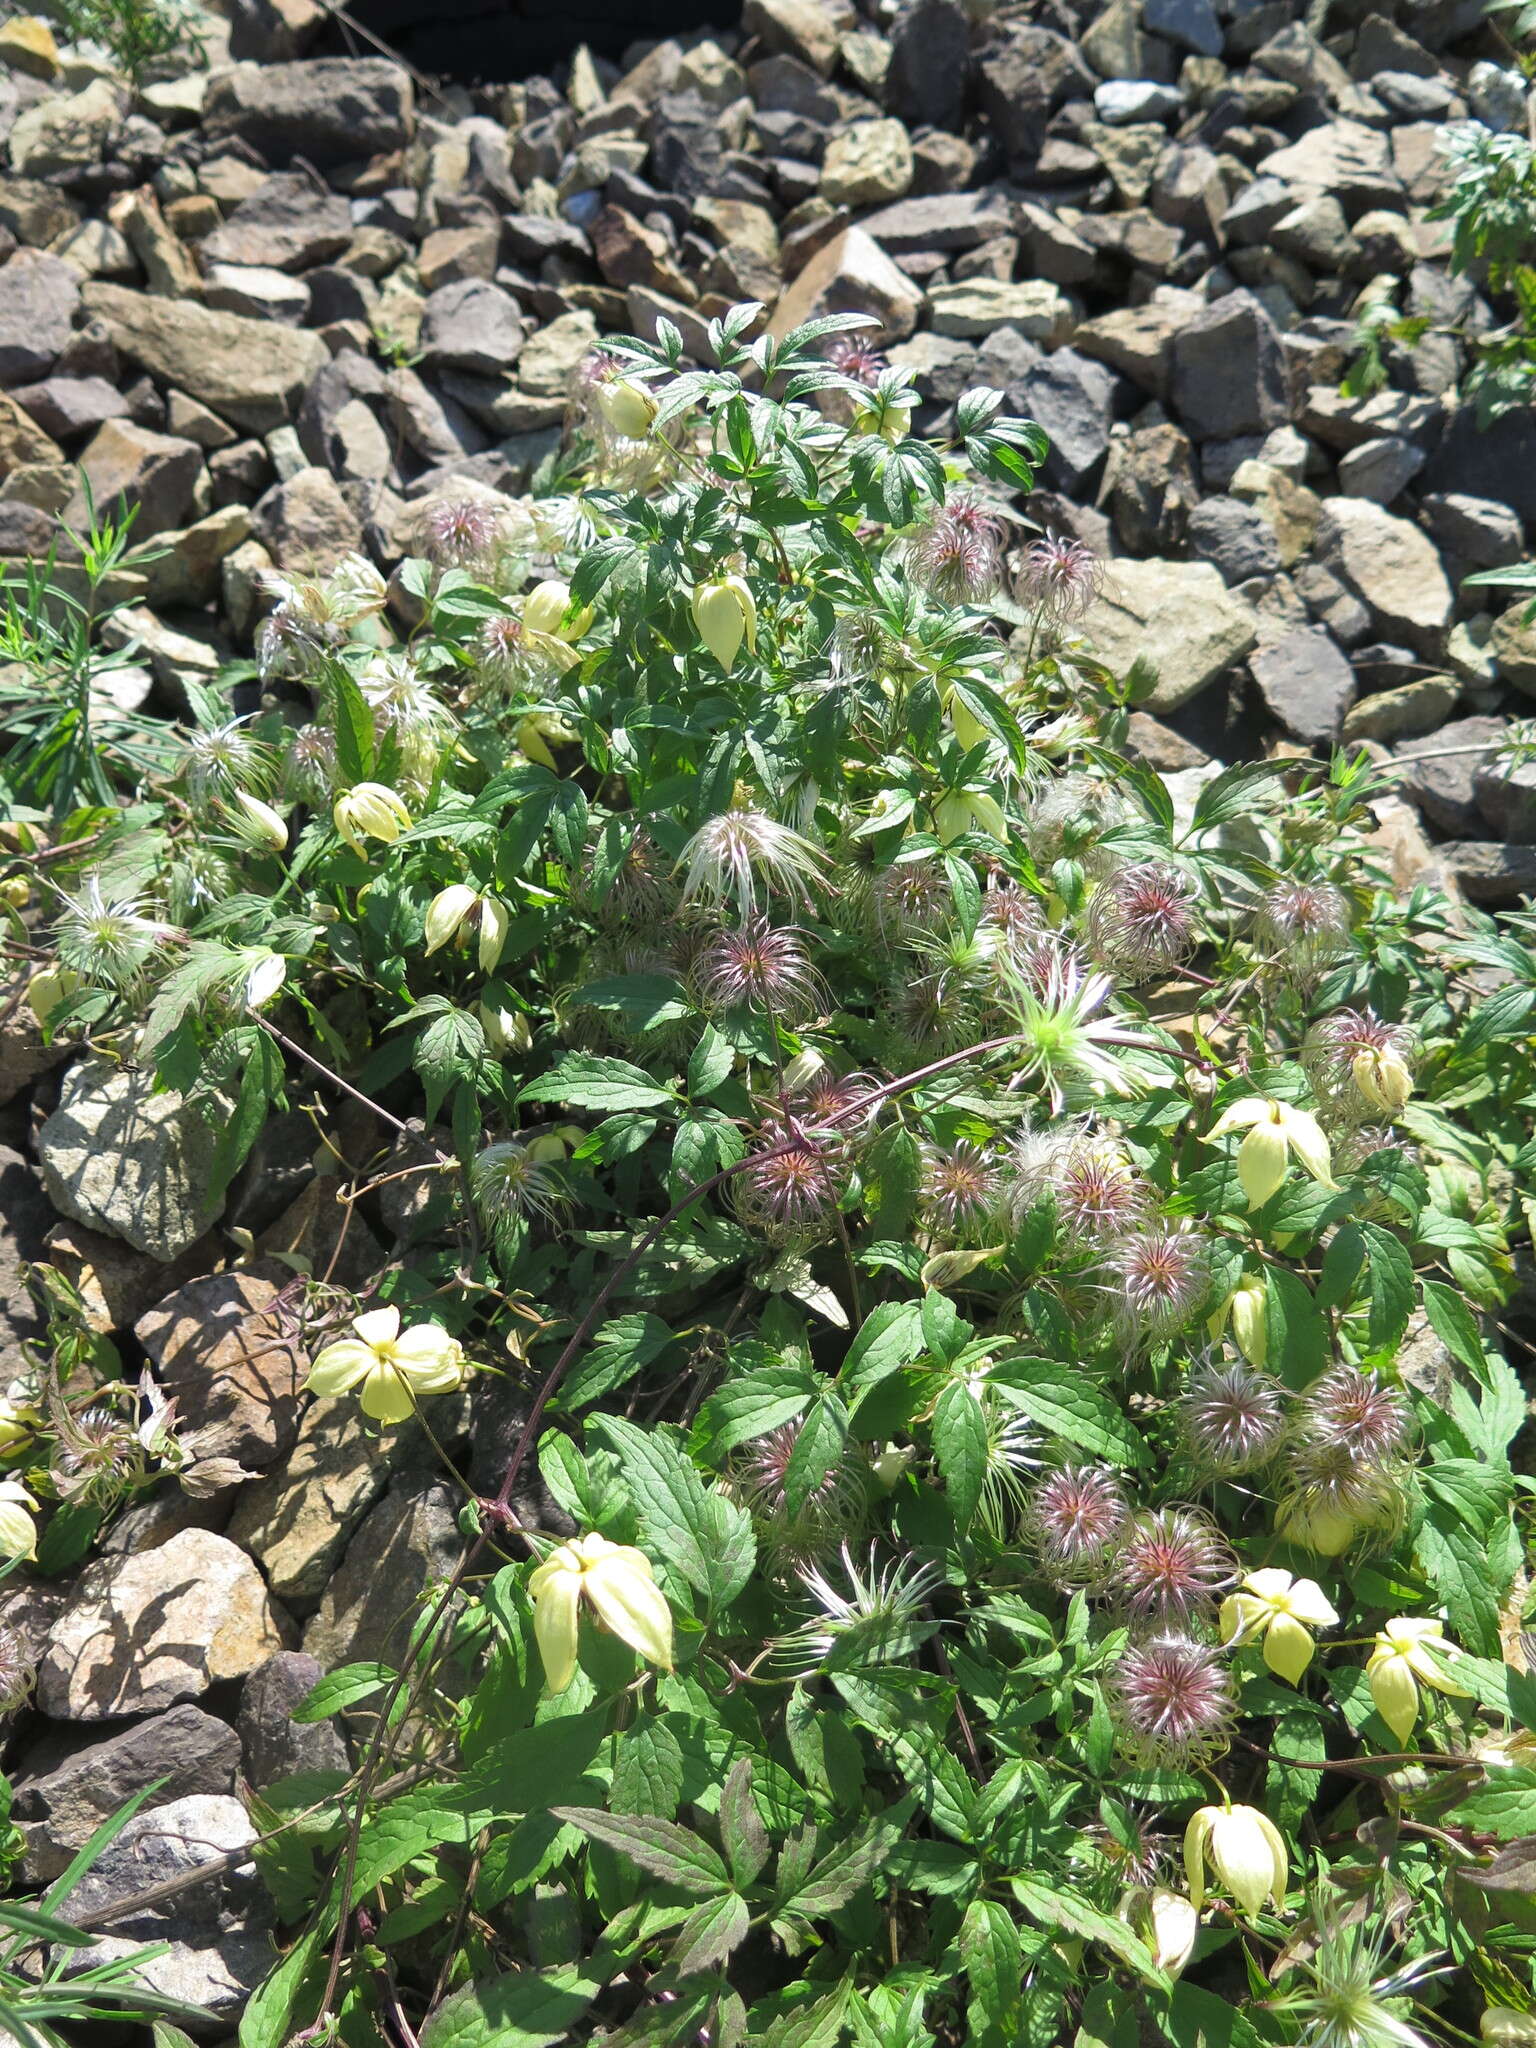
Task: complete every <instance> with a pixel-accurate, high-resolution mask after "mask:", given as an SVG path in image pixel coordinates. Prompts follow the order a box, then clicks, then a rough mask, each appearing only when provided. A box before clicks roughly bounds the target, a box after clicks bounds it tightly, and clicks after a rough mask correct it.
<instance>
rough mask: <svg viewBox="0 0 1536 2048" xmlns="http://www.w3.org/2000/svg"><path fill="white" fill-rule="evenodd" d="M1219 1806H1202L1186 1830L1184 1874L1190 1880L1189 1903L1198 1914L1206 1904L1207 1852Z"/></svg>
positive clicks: (1192, 1817) (1219, 1810) (1219, 1809)
mask: <svg viewBox="0 0 1536 2048" xmlns="http://www.w3.org/2000/svg"><path fill="white" fill-rule="evenodd" d="M1220 1812H1221V1808H1220V1807H1219V1806H1202V1807H1201V1808H1200V1809H1199V1810H1198V1812H1196V1813H1195V1814H1193V1815H1192V1816H1191V1818H1190V1823H1189V1826H1188V1827H1187V1828H1186V1829H1185V1830H1184V1873H1185V1876H1186V1877H1187V1878H1188V1879H1189V1902H1190V1904H1191V1905H1192V1906H1193V1907H1194V1909H1195V1911H1196V1912H1197V1913H1198V1912H1199V1910H1200V1908H1201V1907H1202V1906H1203V1905H1204V1904H1205V1851H1206V1847H1207V1845H1208V1843H1209V1841H1210V1838H1211V1823H1212V1821H1213V1820H1215V1819H1216V1818H1217V1816H1218V1815H1219V1814H1220Z"/></svg>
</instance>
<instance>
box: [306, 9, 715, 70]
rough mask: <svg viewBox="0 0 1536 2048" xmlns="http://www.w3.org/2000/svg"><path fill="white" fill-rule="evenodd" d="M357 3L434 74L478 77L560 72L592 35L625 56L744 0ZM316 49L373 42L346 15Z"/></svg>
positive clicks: (327, 52)
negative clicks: (356, 32)
mask: <svg viewBox="0 0 1536 2048" xmlns="http://www.w3.org/2000/svg"><path fill="white" fill-rule="evenodd" d="M348 11H349V12H350V13H351V14H353V15H355V16H356V18H357V19H358V20H359V21H360V22H362V23H363V24H364V26H365V27H367V28H369V29H371V30H372V31H373V33H374V34H375V35H376V36H380V37H382V38H383V40H384V41H385V42H386V43H388V44H389V46H390V48H391V49H393V50H395V51H397V52H398V53H399V55H400V56H402V57H403V58H405V60H406V61H407V62H408V63H410V64H413V65H415V67H416V68H417V70H418V71H423V72H425V73H426V74H427V75H428V77H431V78H445V79H447V78H452V79H459V80H462V81H463V82H464V83H465V84H471V85H473V84H490V83H496V82H499V81H502V80H510V79H519V78H534V77H538V76H540V75H543V74H547V73H550V72H557V71H559V70H560V68H561V66H562V65H565V64H568V63H569V61H570V59H571V57H572V56H573V55H574V54H575V52H576V51H577V50H578V49H579V48H580V47H581V45H582V44H583V43H585V44H586V45H587V46H588V48H589V49H590V50H592V52H593V53H594V55H596V56H599V57H607V58H610V59H612V60H613V61H614V62H615V63H617V62H618V61H619V60H620V59H621V58H622V56H623V55H624V52H625V51H626V50H627V49H629V48H630V47H631V45H633V44H635V43H637V42H641V41H652V42H654V41H659V40H660V39H661V38H663V37H665V36H684V35H692V34H696V33H697V31H698V30H700V29H723V28H735V27H737V26H738V24H739V23H740V20H741V0H648V4H647V5H645V6H643V7H636V5H635V4H634V0H349V8H348ZM313 54H314V55H316V56H347V55H354V54H355V55H367V54H370V52H369V51H368V50H367V48H366V46H365V45H363V44H362V43H361V41H360V39H358V38H357V37H356V36H353V37H351V38H350V39H349V37H348V33H347V30H346V27H345V24H343V23H340V22H338V23H337V24H335V26H334V27H333V28H332V29H331V30H330V31H329V32H328V35H327V39H326V42H325V44H324V46H323V47H322V48H320V49H317V50H315V51H314V52H313Z"/></svg>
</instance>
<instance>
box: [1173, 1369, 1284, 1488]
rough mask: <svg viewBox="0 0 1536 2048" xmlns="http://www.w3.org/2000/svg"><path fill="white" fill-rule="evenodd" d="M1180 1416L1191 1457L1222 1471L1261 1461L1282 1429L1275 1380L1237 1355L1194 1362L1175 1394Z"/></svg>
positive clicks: (1280, 1396)
mask: <svg viewBox="0 0 1536 2048" xmlns="http://www.w3.org/2000/svg"><path fill="white" fill-rule="evenodd" d="M1179 1421H1180V1424H1181V1425H1182V1427H1183V1430H1184V1436H1185V1439H1186V1441H1187V1442H1188V1444H1189V1447H1190V1449H1191V1451H1193V1452H1194V1454H1195V1456H1196V1458H1198V1459H1199V1461H1200V1463H1201V1464H1202V1465H1204V1466H1205V1467H1206V1468H1207V1469H1208V1470H1209V1471H1210V1472H1212V1473H1214V1474H1218V1475H1220V1476H1222V1477H1227V1476H1228V1475H1230V1474H1232V1473H1236V1472H1248V1471H1251V1470H1252V1469H1253V1467H1254V1466H1255V1465H1262V1464H1263V1463H1264V1462H1265V1461H1266V1459H1268V1458H1271V1457H1272V1456H1273V1455H1274V1453H1275V1452H1276V1450H1278V1448H1279V1446H1280V1440H1281V1438H1282V1436H1283V1435H1284V1434H1285V1401H1284V1396H1283V1394H1282V1392H1281V1389H1280V1386H1279V1384H1278V1382H1277V1381H1275V1380H1272V1379H1271V1378H1270V1377H1269V1375H1268V1374H1267V1373H1262V1372H1257V1371H1256V1370H1255V1369H1254V1368H1253V1367H1252V1366H1251V1365H1248V1364H1245V1363H1244V1362H1243V1361H1242V1360H1238V1361H1236V1362H1235V1363H1228V1362H1226V1361H1225V1360H1217V1359H1207V1360H1205V1361H1204V1362H1203V1363H1201V1364H1199V1365H1197V1366H1195V1367H1194V1368H1193V1369H1192V1370H1191V1372H1190V1375H1189V1378H1188V1380H1187V1381H1186V1382H1185V1385H1184V1392H1183V1394H1182V1395H1181V1396H1180V1399H1179Z"/></svg>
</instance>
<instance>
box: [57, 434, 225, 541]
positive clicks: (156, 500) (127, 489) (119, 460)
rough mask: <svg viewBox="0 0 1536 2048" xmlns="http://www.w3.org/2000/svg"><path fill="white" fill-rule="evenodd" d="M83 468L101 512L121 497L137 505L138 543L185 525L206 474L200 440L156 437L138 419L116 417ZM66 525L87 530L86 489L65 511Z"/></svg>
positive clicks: (94, 443)
mask: <svg viewBox="0 0 1536 2048" xmlns="http://www.w3.org/2000/svg"><path fill="white" fill-rule="evenodd" d="M80 469H81V473H82V476H83V478H84V479H85V482H86V483H88V484H89V485H90V488H91V494H92V498H93V500H94V502H95V504H96V505H97V506H98V508H102V509H105V508H107V507H111V506H115V505H116V504H117V502H118V500H119V498H123V499H126V501H127V503H128V504H129V505H130V506H136V507H137V508H138V510H137V517H136V518H135V519H134V522H133V538H134V540H135V542H138V541H144V540H148V539H149V538H150V537H151V536H152V535H154V534H157V533H164V532H165V531H166V530H167V529H168V528H170V527H177V526H181V525H183V524H185V522H186V518H187V515H188V513H189V512H190V511H191V509H192V500H193V494H194V493H195V491H196V489H197V482H198V478H199V477H200V476H201V475H202V470H203V451H202V449H201V448H199V447H198V445H197V443H196V442H195V441H183V440H179V439H178V438H177V437H176V436H175V435H172V434H156V433H152V432H151V431H150V429H149V428H148V427H140V426H136V425H135V424H134V422H133V421H132V420H124V419H111V420H107V421H105V422H104V423H103V424H102V426H101V427H99V428H98V429H97V432H96V434H95V436H94V437H93V438H92V440H91V442H90V445H89V446H88V447H87V448H86V450H85V453H84V454H83V455H82V456H81V457H80ZM64 517H65V519H66V521H67V522H68V523H69V524H70V525H71V526H74V527H76V528H81V527H83V525H84V523H85V520H86V518H87V510H86V499H85V492H84V489H83V487H82V488H80V489H77V491H76V493H75V495H74V497H73V498H72V499H71V501H70V503H69V504H68V506H67V507H66V508H65V512H64Z"/></svg>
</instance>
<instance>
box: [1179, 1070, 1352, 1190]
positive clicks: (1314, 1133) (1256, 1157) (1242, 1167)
mask: <svg viewBox="0 0 1536 2048" xmlns="http://www.w3.org/2000/svg"><path fill="white" fill-rule="evenodd" d="M1244 1130H1245V1131H1247V1133H1248V1135H1247V1137H1246V1138H1244V1140H1243V1142H1242V1144H1241V1145H1239V1147H1238V1148H1237V1177H1238V1179H1239V1180H1240V1181H1241V1182H1242V1186H1243V1193H1244V1194H1245V1195H1246V1196H1247V1197H1248V1206H1249V1208H1250V1209H1262V1208H1263V1206H1264V1204H1265V1203H1266V1202H1267V1201H1268V1200H1269V1198H1270V1196H1271V1195H1272V1194H1274V1193H1275V1192H1276V1190H1277V1189H1278V1188H1279V1187H1280V1185H1281V1183H1282V1182H1283V1181H1284V1179H1285V1176H1286V1172H1287V1170H1288V1168H1289V1166H1290V1161H1291V1158H1292V1157H1293V1156H1294V1157H1295V1158H1296V1159H1297V1160H1298V1161H1299V1162H1300V1164H1301V1165H1302V1166H1304V1167H1305V1168H1306V1170H1307V1172H1308V1173H1310V1174H1311V1176H1312V1178H1313V1179H1314V1180H1317V1181H1321V1182H1322V1184H1323V1186H1324V1187H1325V1188H1331V1187H1332V1186H1333V1185H1334V1179H1333V1156H1332V1153H1331V1152H1330V1150H1329V1146H1328V1140H1327V1137H1326V1136H1325V1135H1324V1132H1323V1129H1322V1126H1321V1125H1320V1124H1319V1123H1318V1121H1317V1118H1316V1117H1315V1116H1313V1115H1312V1113H1311V1111H1310V1110H1305V1109H1296V1108H1295V1107H1294V1106H1293V1105H1292V1104H1291V1103H1289V1102H1275V1101H1273V1100H1272V1099H1271V1098H1270V1097H1269V1096H1267V1095H1247V1096H1245V1097H1244V1098H1243V1100H1242V1101H1241V1102H1234V1103H1233V1105H1232V1107H1231V1108H1230V1109H1229V1110H1227V1111H1226V1113H1225V1114H1224V1115H1223V1116H1222V1117H1221V1118H1220V1120H1219V1121H1218V1122H1217V1123H1216V1125H1215V1126H1214V1128H1213V1129H1212V1130H1210V1131H1209V1132H1207V1134H1206V1143H1207V1144H1208V1145H1214V1144H1216V1143H1217V1141H1218V1140H1219V1139H1221V1138H1226V1137H1230V1136H1231V1134H1232V1132H1233V1131H1244Z"/></svg>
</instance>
